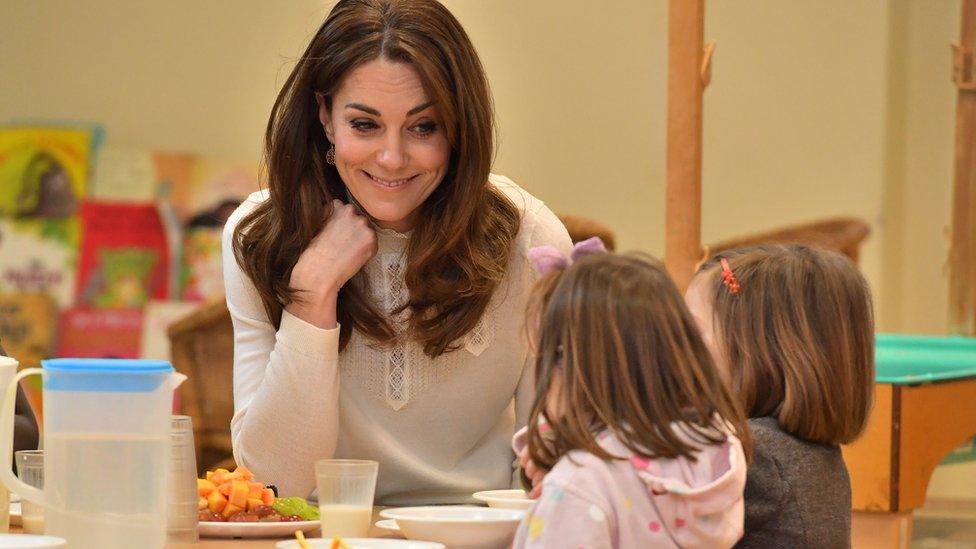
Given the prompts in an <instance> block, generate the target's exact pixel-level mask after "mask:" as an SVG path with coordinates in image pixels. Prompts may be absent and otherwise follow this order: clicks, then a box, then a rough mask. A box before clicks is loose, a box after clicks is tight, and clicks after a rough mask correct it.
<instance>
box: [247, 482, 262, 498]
mask: <svg viewBox="0 0 976 549" xmlns="http://www.w3.org/2000/svg"><path fill="white" fill-rule="evenodd" d="M247 486H248V488H249V490H248V493H247V498H248V499H251V498H257V499H261V492H264V485H263V484H261V483H260V482H248V483H247Z"/></svg>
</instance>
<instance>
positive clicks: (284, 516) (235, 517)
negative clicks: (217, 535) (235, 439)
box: [197, 466, 319, 522]
mask: <svg viewBox="0 0 976 549" xmlns="http://www.w3.org/2000/svg"><path fill="white" fill-rule="evenodd" d="M197 496H199V498H200V499H199V501H198V502H197V507H198V508H199V518H200V520H201V521H205V522H297V521H303V520H318V519H319V509H318V507H315V506H312V505H309V504H308V502H306V501H305V500H304V499H302V498H299V497H291V498H276V497H275V492H274V490H273V489H272V488H270V487H266V486H265V485H264V484H261V483H260V482H254V474H253V473H251V472H250V471H248V470H247V468H246V467H243V466H240V467H237V468H236V469H234V471H233V472H231V471H228V470H227V469H217V470H215V471H207V474H206V476H205V478H198V479H197Z"/></svg>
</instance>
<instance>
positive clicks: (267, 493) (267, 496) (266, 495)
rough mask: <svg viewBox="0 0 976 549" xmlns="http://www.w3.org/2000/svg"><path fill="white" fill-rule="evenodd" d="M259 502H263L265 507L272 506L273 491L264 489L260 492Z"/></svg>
mask: <svg viewBox="0 0 976 549" xmlns="http://www.w3.org/2000/svg"><path fill="white" fill-rule="evenodd" d="M261 501H263V502H264V504H265V505H274V502H275V495H274V490H272V489H271V488H265V489H264V490H262V491H261Z"/></svg>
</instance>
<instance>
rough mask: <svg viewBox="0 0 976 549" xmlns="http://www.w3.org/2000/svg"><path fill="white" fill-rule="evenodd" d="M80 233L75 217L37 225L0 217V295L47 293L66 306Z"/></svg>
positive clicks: (71, 296)
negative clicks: (0, 293) (1, 293)
mask: <svg viewBox="0 0 976 549" xmlns="http://www.w3.org/2000/svg"><path fill="white" fill-rule="evenodd" d="M80 234H81V223H80V220H79V219H78V218H71V219H67V220H60V219H51V220H43V221H41V222H40V223H39V224H38V223H31V222H24V221H22V220H17V219H10V218H2V217H0V292H4V293H43V294H48V295H50V296H51V297H52V298H53V299H54V301H55V302H56V303H57V305H58V306H59V307H70V306H71V305H72V304H73V303H74V292H75V270H76V269H75V268H76V263H77V260H78V247H77V246H78V245H77V242H79V241H80V238H79V235H80Z"/></svg>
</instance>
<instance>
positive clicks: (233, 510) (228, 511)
mask: <svg viewBox="0 0 976 549" xmlns="http://www.w3.org/2000/svg"><path fill="white" fill-rule="evenodd" d="M243 510H244V508H243V507H238V506H236V505H234V504H233V503H228V504H227V507H224V511H223V512H222V513H220V514H221V515H224V516H225V517H227V518H230V517H231V516H233V515H236V514H237V513H240V512H241V511H243Z"/></svg>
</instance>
